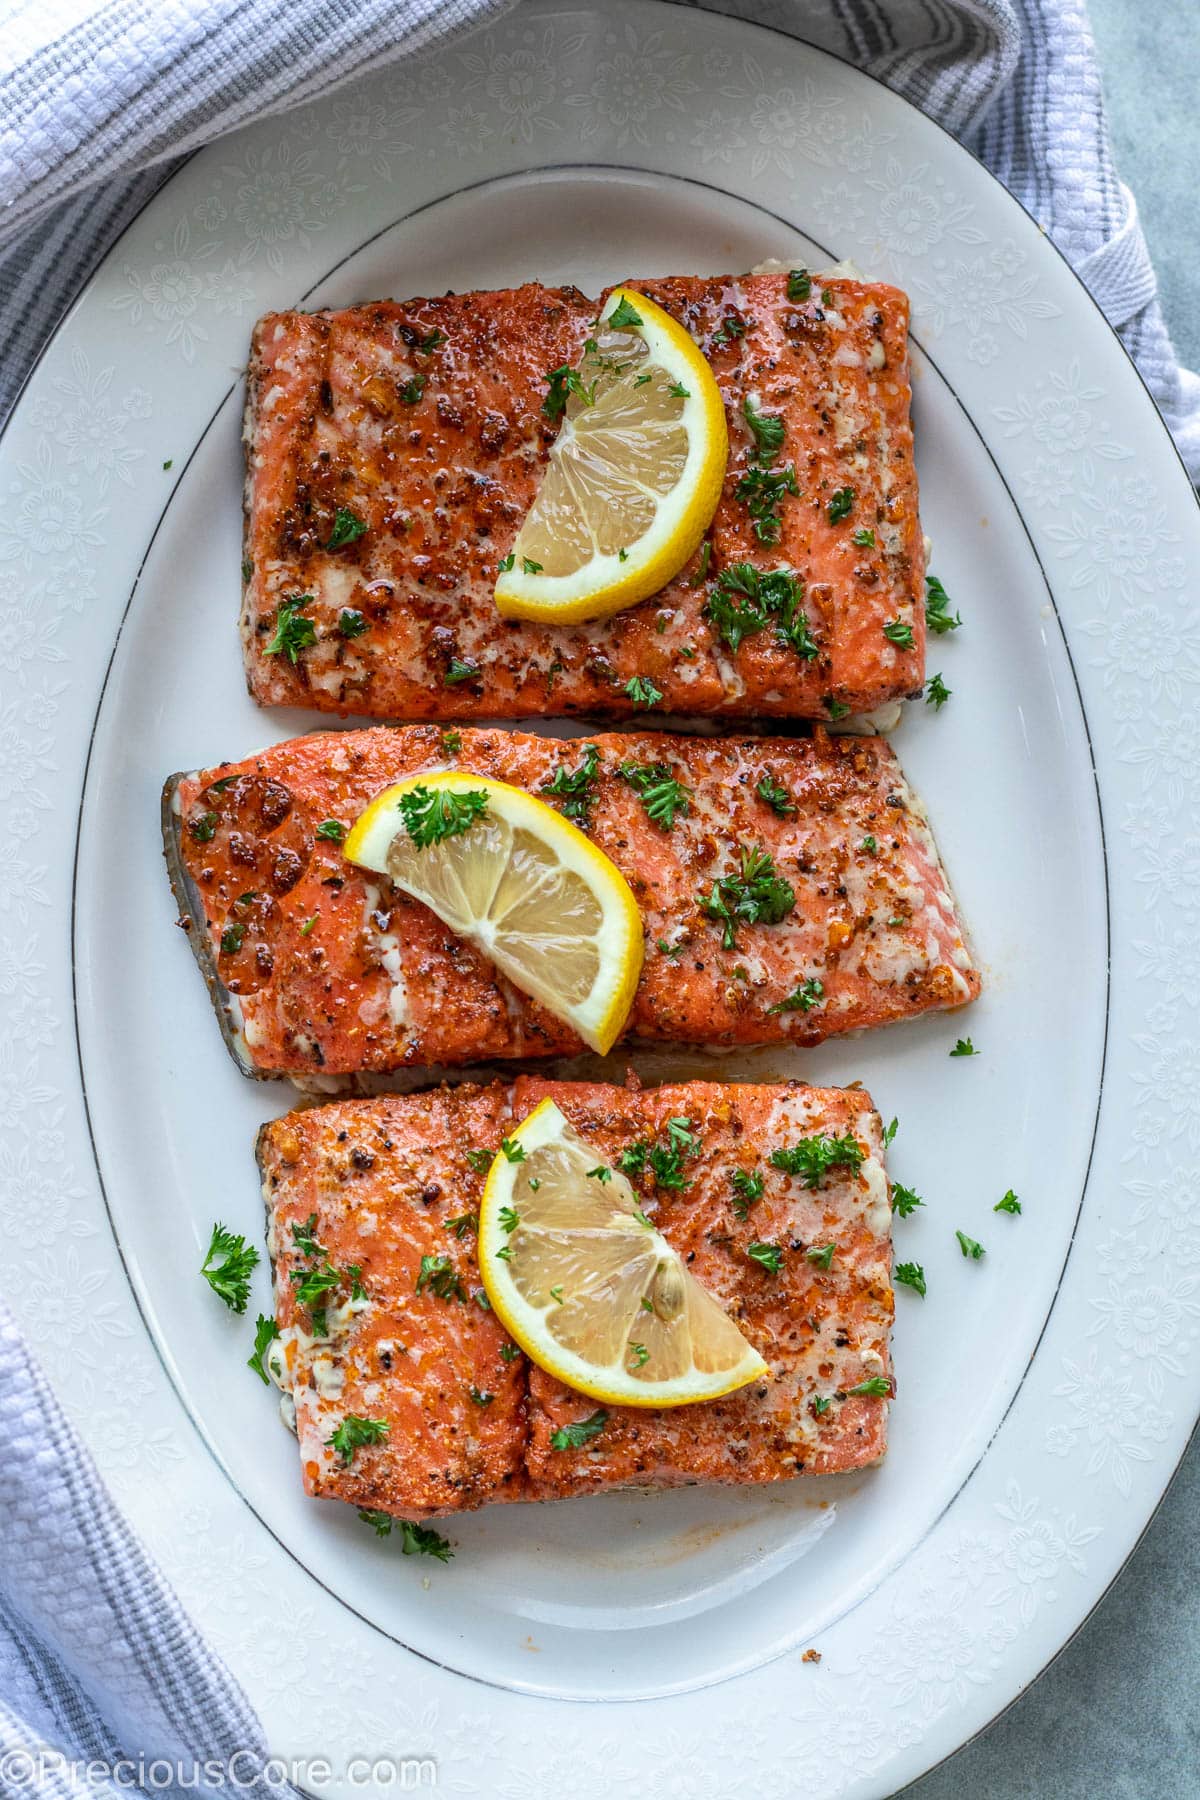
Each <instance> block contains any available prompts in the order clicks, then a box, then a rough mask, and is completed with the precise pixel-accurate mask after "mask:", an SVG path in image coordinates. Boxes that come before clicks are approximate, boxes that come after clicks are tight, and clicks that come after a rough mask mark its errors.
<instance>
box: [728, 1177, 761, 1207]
mask: <svg viewBox="0 0 1200 1800" xmlns="http://www.w3.org/2000/svg"><path fill="white" fill-rule="evenodd" d="M729 1179H730V1182H731V1183H732V1186H733V1216H734V1218H735V1219H745V1218H747V1217H749V1213H750V1208H751V1207H752V1206H753V1205H754V1202H755V1201H756V1200H761V1199H762V1197H763V1188H764V1187H765V1186H766V1179H765V1177H764V1176H763V1173H762V1170H761V1169H735V1170H734V1171H733V1174H732V1175H731V1176H730V1177H729Z"/></svg>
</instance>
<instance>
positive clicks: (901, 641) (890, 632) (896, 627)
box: [883, 619, 913, 650]
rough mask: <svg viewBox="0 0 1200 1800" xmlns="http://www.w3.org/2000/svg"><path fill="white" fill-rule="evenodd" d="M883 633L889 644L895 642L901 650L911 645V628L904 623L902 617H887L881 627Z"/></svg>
mask: <svg viewBox="0 0 1200 1800" xmlns="http://www.w3.org/2000/svg"><path fill="white" fill-rule="evenodd" d="M883 635H884V637H885V638H886V639H887V641H888V643H889V644H895V645H896V646H897V647H898V648H899V649H901V650H911V649H912V647H913V628H912V626H911V625H907V624H905V622H904V620H903V619H889V620H888V622H887V624H886V625H885V626H884V628H883Z"/></svg>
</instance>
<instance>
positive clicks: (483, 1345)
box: [258, 1077, 893, 1519]
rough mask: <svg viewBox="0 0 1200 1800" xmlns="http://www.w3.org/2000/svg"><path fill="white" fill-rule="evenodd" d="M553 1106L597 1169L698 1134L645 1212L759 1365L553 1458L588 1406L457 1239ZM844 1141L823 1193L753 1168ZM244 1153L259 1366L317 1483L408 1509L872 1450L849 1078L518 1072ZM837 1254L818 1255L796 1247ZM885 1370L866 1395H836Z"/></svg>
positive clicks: (864, 1176)
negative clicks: (264, 1343)
mask: <svg viewBox="0 0 1200 1800" xmlns="http://www.w3.org/2000/svg"><path fill="white" fill-rule="evenodd" d="M547 1097H551V1098H553V1099H554V1100H555V1101H557V1103H558V1105H559V1106H560V1107H561V1108H562V1110H563V1112H564V1113H565V1114H566V1116H567V1118H568V1119H569V1121H570V1123H571V1124H572V1125H573V1126H574V1127H575V1129H576V1130H577V1131H578V1132H579V1133H580V1134H581V1136H583V1137H584V1138H585V1139H586V1140H587V1141H588V1142H589V1143H593V1144H594V1145H595V1147H596V1154H597V1158H598V1159H599V1160H603V1161H607V1162H608V1163H610V1164H611V1163H612V1162H613V1161H614V1160H615V1159H616V1157H617V1156H618V1155H619V1154H620V1152H621V1151H622V1150H623V1149H626V1148H628V1147H629V1146H630V1145H632V1144H634V1143H637V1142H638V1141H639V1140H647V1139H652V1138H654V1137H656V1136H658V1135H659V1134H661V1132H662V1131H663V1129H664V1127H665V1126H666V1123H667V1121H668V1120H669V1119H680V1118H686V1119H687V1120H688V1121H689V1124H690V1129H691V1132H692V1133H693V1134H694V1136H695V1137H696V1138H697V1139H698V1140H699V1143H698V1147H697V1148H696V1149H695V1151H694V1152H693V1153H692V1154H691V1155H690V1156H689V1157H688V1158H687V1160H686V1163H685V1167H684V1179H685V1184H686V1185H685V1186H683V1187H682V1188H669V1187H668V1188H665V1189H656V1187H655V1178H654V1175H653V1174H652V1173H647V1174H645V1175H644V1176H642V1177H639V1183H640V1185H641V1191H642V1197H643V1204H644V1205H645V1207H646V1210H647V1213H648V1214H649V1215H651V1216H652V1217H653V1219H654V1222H655V1223H656V1224H657V1225H658V1227H659V1229H660V1230H661V1231H662V1232H663V1234H664V1236H665V1237H666V1238H667V1239H668V1241H669V1242H670V1243H671V1244H672V1245H673V1246H674V1247H675V1248H676V1249H677V1250H679V1251H680V1253H681V1254H682V1255H684V1256H685V1257H686V1258H687V1261H688V1267H689V1268H690V1269H691V1271H692V1273H693V1274H694V1275H695V1276H696V1278H697V1280H699V1281H700V1282H701V1283H702V1284H703V1285H704V1286H705V1287H706V1288H707V1289H708V1290H709V1292H710V1293H711V1294H712V1295H713V1296H714V1297H715V1298H716V1299H717V1300H718V1301H719V1302H720V1304H721V1305H722V1307H724V1309H725V1310H726V1312H727V1313H728V1314H729V1315H730V1316H731V1317H732V1318H734V1319H735V1320H736V1321H737V1324H738V1326H739V1328H740V1329H741V1331H742V1332H743V1334H744V1335H745V1337H746V1338H748V1339H749V1341H750V1342H751V1343H752V1344H753V1345H754V1346H755V1348H756V1349H757V1350H758V1351H759V1353H760V1354H761V1355H762V1357H763V1358H764V1360H765V1361H766V1363H767V1365H768V1370H767V1373H766V1374H765V1375H764V1376H762V1377H761V1378H760V1379H758V1380H756V1381H755V1382H753V1383H752V1384H751V1385H750V1386H748V1387H745V1388H742V1389H740V1390H739V1391H738V1392H736V1393H734V1394H729V1395H726V1396H725V1397H724V1398H723V1399H720V1400H716V1401H711V1402H707V1403H702V1404H699V1405H692V1406H683V1407H676V1408H671V1409H666V1410H661V1411H658V1410H653V1409H644V1408H640V1407H639V1408H634V1407H621V1406H613V1407H607V1408H603V1409H602V1410H603V1411H604V1413H605V1415H606V1416H605V1419H604V1423H603V1427H602V1429H601V1430H600V1431H599V1433H598V1434H597V1435H596V1436H594V1437H593V1438H591V1440H590V1441H589V1442H588V1443H587V1444H586V1445H584V1446H582V1447H580V1448H576V1449H571V1448H568V1449H559V1448H556V1447H555V1436H554V1434H555V1433H556V1432H557V1431H560V1430H561V1428H562V1427H564V1426H566V1425H569V1424H572V1423H575V1422H578V1421H581V1420H583V1419H591V1418H593V1417H594V1415H595V1413H596V1411H597V1402H596V1401H594V1400H592V1399H589V1398H587V1397H586V1396H584V1395H582V1394H579V1393H577V1392H575V1391H574V1390H572V1389H571V1388H568V1387H565V1386H563V1384H562V1383H561V1382H559V1381H557V1380H555V1379H554V1378H552V1377H551V1376H549V1375H547V1374H545V1373H544V1372H543V1371H542V1370H541V1369H538V1368H536V1367H534V1366H532V1365H531V1364H529V1363H528V1362H527V1360H526V1358H525V1357H524V1355H523V1354H522V1353H521V1352H520V1351H519V1350H518V1349H517V1347H516V1346H515V1345H514V1344H513V1343H511V1341H510V1340H509V1339H508V1337H507V1335H506V1333H505V1331H504V1330H503V1328H502V1326H501V1325H500V1324H499V1322H498V1320H497V1319H496V1317H495V1315H494V1314H493V1313H492V1312H491V1310H490V1309H489V1308H488V1306H487V1305H486V1295H484V1293H483V1286H482V1283H481V1280H480V1276H479V1268H478V1263H477V1260H476V1244H475V1229H474V1221H475V1218H476V1216H477V1209H478V1205H479V1200H480V1195H481V1193H482V1190H483V1183H484V1179H485V1175H486V1170H487V1164H488V1162H489V1160H490V1157H491V1155H492V1154H494V1153H495V1152H496V1151H497V1149H498V1148H499V1143H500V1139H501V1137H503V1136H504V1135H506V1133H507V1131H509V1130H510V1129H511V1127H512V1125H513V1123H514V1122H515V1121H517V1120H520V1119H522V1118H524V1117H526V1116H527V1115H528V1114H529V1113H530V1112H531V1111H532V1109H533V1108H534V1106H536V1105H537V1103H538V1102H539V1101H540V1100H543V1099H545V1098H547ZM846 1134H851V1135H852V1136H853V1137H854V1139H855V1141H856V1143H857V1145H858V1147H859V1149H860V1150H861V1152H862V1153H863V1154H862V1161H861V1163H860V1165H859V1166H858V1168H857V1169H852V1168H848V1167H842V1166H835V1167H833V1168H831V1169H829V1170H828V1171H827V1172H826V1173H825V1174H824V1175H823V1176H822V1177H821V1178H820V1181H819V1185H818V1186H817V1187H815V1188H813V1187H810V1186H808V1185H806V1182H805V1181H804V1180H803V1179H802V1178H801V1177H800V1176H798V1175H791V1174H788V1173H786V1172H785V1171H783V1170H780V1169H778V1168H776V1167H774V1166H773V1165H772V1163H771V1161H770V1156H771V1153H772V1151H775V1150H787V1149H790V1148H792V1147H793V1146H794V1145H795V1144H796V1143H797V1142H799V1141H800V1140H802V1139H804V1138H810V1137H815V1136H831V1137H841V1136H844V1135H846ZM258 1160H259V1167H260V1170H261V1174H262V1181H263V1195H264V1198H265V1202H266V1207H267V1216H268V1245H269V1248H270V1253H271V1258H272V1263H273V1269H274V1291H275V1318H276V1323H277V1326H278V1329H279V1337H278V1338H277V1340H276V1341H275V1343H274V1344H273V1345H272V1346H271V1350H270V1352H269V1355H268V1359H267V1361H268V1368H269V1369H270V1371H271V1373H272V1374H273V1376H274V1378H275V1379H276V1381H277V1382H278V1383H279V1385H280V1386H281V1388H282V1389H283V1390H284V1394H285V1400H284V1410H285V1416H286V1417H288V1419H289V1422H294V1426H295V1430H296V1434H297V1436H298V1438H299V1443H300V1460H301V1469H302V1473H303V1479H304V1486H305V1488H306V1490H307V1492H308V1493H310V1494H314V1495H318V1496H322V1497H327V1498H333V1499H338V1500H345V1501H349V1502H350V1503H352V1504H353V1505H356V1506H361V1507H365V1508H370V1509H373V1510H379V1511H381V1512H387V1513H391V1514H394V1515H397V1516H402V1517H406V1518H410V1519H423V1518H430V1517H436V1516H439V1515H444V1514H448V1513H455V1512H461V1511H465V1510H468V1509H470V1508H473V1507H477V1506H481V1505H483V1504H485V1503H487V1502H490V1501H497V1500H551V1499H561V1498H565V1497H568V1496H570V1495H572V1494H584V1493H593V1492H596V1491H598V1490H601V1489H610V1488H621V1487H673V1486H678V1485H680V1484H684V1483H696V1482H723V1483H732V1484H750V1483H765V1482H775V1481H785V1480H790V1479H791V1478H792V1477H794V1476H797V1475H802V1474H834V1473H838V1472H842V1471H847V1470H851V1469H857V1468H862V1467H864V1466H865V1465H867V1464H870V1463H873V1462H876V1461H878V1459H879V1458H880V1457H881V1456H882V1455H883V1453H884V1449H885V1446H886V1434H887V1412H888V1391H889V1389H890V1382H891V1365H890V1360H889V1350H888V1336H889V1330H890V1326H891V1319H892V1305H893V1298H892V1283H891V1242H890V1233H891V1208H890V1201H889V1191H888V1184H887V1177H886V1175H885V1173H884V1168H883V1136H882V1131H881V1126H880V1120H879V1116H878V1114H877V1113H876V1111H875V1109H874V1107H873V1105H872V1102H871V1100H870V1098H869V1096H868V1095H866V1094H865V1093H863V1092H861V1091H858V1090H844V1089H838V1088H832V1089H830V1088H808V1087H804V1086H801V1085H800V1084H799V1083H788V1084H785V1085H779V1086H749V1085H747V1086H730V1085H721V1084H718V1083H715V1082H701V1081H697V1082H686V1083H679V1084H675V1085H672V1086H667V1087H662V1088H658V1089H654V1090H640V1089H638V1088H635V1087H631V1088H621V1087H611V1086H605V1085H601V1084H589V1083H580V1084H571V1083H564V1082H545V1081H539V1080H535V1079H533V1078H531V1077H521V1078H520V1079H518V1080H517V1081H516V1082H515V1083H514V1084H513V1085H512V1086H509V1085H507V1084H499V1083H498V1084H496V1085H494V1086H491V1087H485V1088H478V1087H470V1086H464V1087H459V1088H442V1089H440V1090H438V1091H434V1092H427V1093H421V1094H407V1095H402V1096H401V1095H389V1096H383V1097H379V1098H375V1099H370V1100H345V1101H339V1102H335V1103H333V1104H330V1105H326V1106H320V1107H315V1108H312V1109H310V1110H307V1111H302V1112H294V1113H289V1114H287V1115H286V1116H285V1117H283V1118H281V1119H277V1120H275V1121H274V1122H273V1123H272V1124H269V1125H265V1126H264V1127H263V1129H262V1131H261V1133H260V1135H259V1141H258ZM739 1169H740V1170H746V1171H753V1170H757V1171H759V1172H760V1173H761V1175H762V1178H763V1192H762V1195H761V1198H759V1199H758V1200H755V1201H754V1202H753V1203H752V1204H750V1205H748V1206H747V1205H745V1204H742V1203H739V1199H738V1191H737V1190H736V1189H735V1188H734V1186H733V1184H732V1179H731V1178H732V1176H733V1174H734V1173H735V1171H737V1170H739ZM742 1215H745V1216H742ZM751 1243H758V1244H764V1243H773V1244H776V1245H778V1246H779V1248H780V1250H781V1253H782V1257H781V1264H780V1267H779V1269H778V1271H777V1272H772V1271H770V1270H769V1269H766V1268H764V1267H763V1266H762V1265H761V1263H759V1262H757V1261H756V1260H754V1259H753V1258H751V1257H750V1256H749V1255H748V1254H747V1251H748V1246H749V1245H750V1244H751ZM830 1244H833V1245H835V1246H836V1248H835V1250H834V1252H833V1254H832V1256H831V1257H829V1258H828V1261H829V1267H828V1268H825V1267H824V1266H822V1265H823V1263H824V1261H825V1260H826V1258H824V1257H822V1259H821V1260H820V1261H818V1262H813V1261H810V1260H809V1258H808V1256H807V1255H806V1251H808V1250H809V1249H812V1248H818V1249H821V1250H824V1249H825V1248H826V1247H827V1246H828V1245H830ZM314 1274H315V1275H316V1277H317V1279H316V1280H314V1279H313V1277H314ZM481 1297H482V1298H481ZM880 1382H886V1383H888V1384H889V1387H888V1389H885V1390H884V1392H883V1393H882V1394H881V1393H880V1391H879V1388H878V1386H876V1388H875V1391H870V1390H868V1391H866V1392H861V1391H860V1392H855V1391H854V1390H856V1389H862V1388H863V1386H864V1384H867V1383H875V1384H878V1383H880ZM558 1442H560V1443H561V1442H562V1439H561V1438H560V1439H559V1440H558Z"/></svg>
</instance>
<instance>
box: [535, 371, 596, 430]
mask: <svg viewBox="0 0 1200 1800" xmlns="http://www.w3.org/2000/svg"><path fill="white" fill-rule="evenodd" d="M546 380H547V381H548V382H549V384H550V386H549V391H548V392H547V394H546V398H545V399H544V400H543V401H542V411H543V412H544V413H545V415H546V417H547V418H548V419H557V418H559V417H561V415H562V414H563V413H564V412H565V411H566V410H567V397H568V395H570V394H575V395H577V396H578V397H579V399H580V400H582V401H583V404H584V405H585V406H594V405H595V401H596V383H595V382H594V381H593V383H592V385H591V387H588V386H587V385H586V383H585V382H584V379H583V377H582V375H580V374H579V373H578V371H577V370H575V369H573V368H572V367H571V365H570V364H569V363H563V364H562V365H561V366H560V367H559V368H557V369H551V370H550V372H549V374H548V375H547V376H546Z"/></svg>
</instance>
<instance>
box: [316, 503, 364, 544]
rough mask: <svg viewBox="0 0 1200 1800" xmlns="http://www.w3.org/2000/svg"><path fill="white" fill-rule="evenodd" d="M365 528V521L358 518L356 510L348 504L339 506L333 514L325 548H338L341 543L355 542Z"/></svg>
mask: <svg viewBox="0 0 1200 1800" xmlns="http://www.w3.org/2000/svg"><path fill="white" fill-rule="evenodd" d="M366 529H367V521H366V520H365V519H360V518H359V516H358V514H357V513H356V512H351V510H350V508H349V507H348V506H339V507H338V509H337V511H336V512H335V513H334V515H333V530H332V531H331V532H330V534H329V540H328V542H327V543H326V545H325V548H326V549H327V550H340V549H341V547H342V545H343V544H354V543H357V542H358V540H359V538H360V537H362V536H363V534H364V533H365V531H366Z"/></svg>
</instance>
